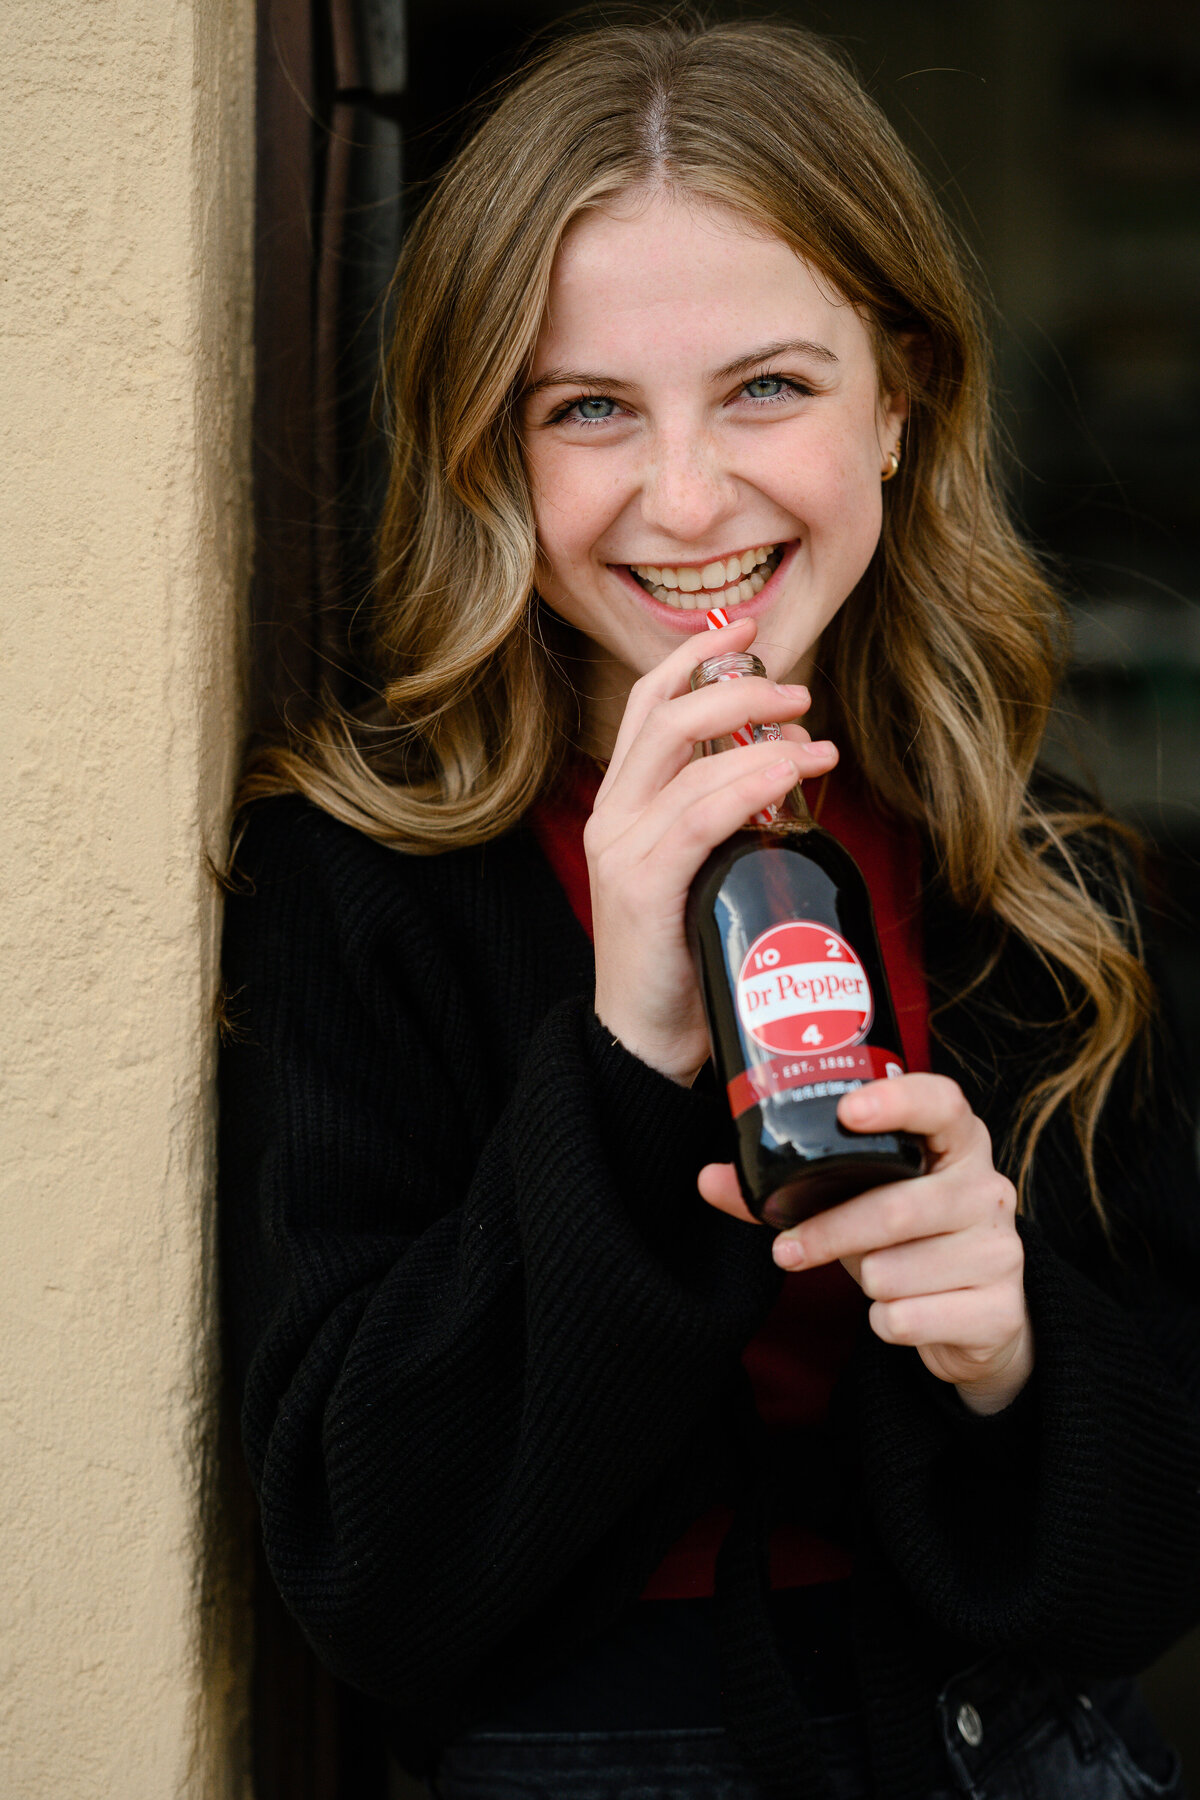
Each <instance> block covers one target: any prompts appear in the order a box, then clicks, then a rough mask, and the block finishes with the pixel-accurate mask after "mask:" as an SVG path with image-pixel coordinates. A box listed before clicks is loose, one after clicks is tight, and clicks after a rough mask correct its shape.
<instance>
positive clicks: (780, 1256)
mask: <svg viewBox="0 0 1200 1800" xmlns="http://www.w3.org/2000/svg"><path fill="white" fill-rule="evenodd" d="M771 1254H772V1256H774V1258H775V1261H776V1263H777V1264H778V1265H779V1267H780V1268H781V1269H798V1268H800V1267H801V1265H802V1264H803V1262H804V1251H803V1250H802V1249H801V1247H800V1245H799V1244H798V1243H797V1242H796V1240H795V1238H783V1237H781V1238H776V1239H775V1243H774V1245H773V1247H772V1250H771Z"/></svg>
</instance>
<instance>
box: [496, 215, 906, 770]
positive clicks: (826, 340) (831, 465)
mask: <svg viewBox="0 0 1200 1800" xmlns="http://www.w3.org/2000/svg"><path fill="white" fill-rule="evenodd" d="M904 412H905V407H904V400H903V396H899V395H897V396H890V397H881V396H880V394H879V391H878V378H877V373H876V368H875V360H874V356H873V353H872V348H871V340H870V338H869V336H868V333H867V328H866V326H865V325H864V323H863V321H862V319H861V318H860V317H859V315H858V314H857V313H856V312H855V310H854V308H853V307H852V306H851V305H850V304H849V303H848V302H847V301H845V300H843V299H842V297H841V296H840V295H839V294H838V293H836V291H835V290H834V289H833V288H832V287H831V286H830V284H829V283H828V282H827V281H825V280H823V279H821V278H820V277H818V276H817V275H815V274H814V272H813V271H812V270H811V269H810V267H809V265H808V264H807V263H805V262H804V261H803V260H802V259H801V258H800V257H798V256H797V255H796V254H795V253H794V251H792V250H791V249H790V248H789V247H788V246H787V245H786V244H784V243H783V242H782V240H781V239H779V238H777V237H774V236H773V235H771V234H769V233H767V232H766V231H764V230H763V229H762V228H761V227H759V226H758V225H757V224H756V223H755V222H754V221H752V220H750V219H748V218H747V217H745V216H744V215H742V214H740V213H737V212H734V211H732V210H730V209H727V208H725V207H722V206H717V205H712V204H709V203H707V202H702V201H697V200H695V199H694V198H688V197H680V196H678V195H673V194H671V193H670V192H668V191H655V192H653V193H651V194H645V193H638V194H632V195H627V196H623V197H622V198H621V199H620V200H618V201H614V202H611V203H609V204H608V205H607V206H606V207H605V208H603V209H602V210H601V209H597V210H595V211H591V212H588V213H585V214H583V215H582V216H581V217H580V218H578V219H577V220H576V221H575V222H574V223H573V225H572V226H571V227H570V229H569V230H568V232H567V233H566V236H565V238H564V240H563V243H562V246H561V248H560V250H559V253H558V256H557V258H556V260H555V264H554V270H553V274H552V278H551V284H550V295H549V301H548V305H547V308H546V315H545V318H544V320H543V323H542V328H541V331H540V333H539V336H538V340H537V345H536V348H535V352H534V358H533V364H532V369H531V374H530V381H529V385H528V387H527V389H526V393H525V397H524V401H523V411H522V434H523V442H524V446H525V458H526V466H527V468H528V471H529V476H530V482H531V486H532V490H533V499H534V511H535V516H536V521H537V530H538V543H539V550H540V568H539V591H540V592H541V594H542V596H543V598H544V599H545V600H546V601H547V603H548V604H549V605H550V606H551V607H553V609H554V611H555V612H557V613H558V614H559V615H560V616H561V617H562V618H564V619H566V620H567V621H568V623H570V624H571V625H574V626H576V627H578V629H579V630H580V631H582V632H583V633H584V634H585V636H586V637H587V638H588V639H590V640H591V643H592V645H593V646H594V649H593V662H594V665H595V671H596V679H595V680H594V681H593V682H592V684H591V687H592V696H591V698H592V699H593V701H594V703H595V704H594V706H593V711H594V712H598V713H600V714H604V715H606V717H604V718H600V717H597V718H596V719H595V721H594V723H595V724H596V725H597V726H598V727H599V729H600V735H601V736H603V737H605V738H607V739H608V740H609V741H611V735H612V732H613V731H614V730H615V724H616V722H617V721H618V720H619V718H620V712H621V708H622V706H623V703H624V696H625V694H626V693H627V692H628V688H629V685H630V684H631V682H632V681H633V680H635V679H636V678H637V676H639V675H641V674H644V673H646V671H647V670H649V669H651V668H653V667H654V666H655V665H656V664H658V663H660V662H661V661H662V659H663V657H664V656H666V655H667V654H668V653H669V652H670V651H671V649H672V648H673V647H674V646H675V645H676V644H677V643H678V642H679V640H680V637H681V636H683V635H686V634H687V633H689V632H693V631H699V630H703V629H704V628H705V626H704V613H705V609H706V607H708V606H711V605H714V604H719V605H721V606H723V607H724V608H725V610H726V612H727V613H728V614H729V616H730V618H731V619H733V618H737V617H741V616H753V617H755V618H756V619H757V620H758V633H757V638H756V642H755V646H754V648H755V651H756V653H757V654H758V655H759V656H761V658H762V660H763V662H764V663H765V664H766V667H767V672H768V674H769V675H771V676H772V677H774V678H775V679H777V680H781V679H784V678H786V677H788V676H789V675H790V676H792V677H793V678H796V677H802V676H803V675H805V674H806V673H807V670H808V664H809V663H810V661H811V653H812V650H813V647H814V645H815V644H816V642H817V640H818V638H819V637H820V635H821V632H822V631H823V630H824V628H825V626H826V625H827V624H828V623H829V621H830V620H831V619H832V618H833V616H834V614H835V613H836V612H837V610H838V608H839V607H840V606H841V604H842V602H843V601H844V600H845V599H846V597H847V595H848V594H849V593H850V592H851V591H852V589H853V588H854V586H855V584H856V583H857V581H858V580H859V578H860V577H861V576H862V574H863V572H864V571H865V569H866V567H867V565H868V563H869V562H870V560H871V555H872V553H873V551H874V549H875V545H876V543H877V541H878V538H879V530H880V524H881V519H882V503H881V491H880V474H881V471H882V470H883V467H884V465H885V464H886V462H887V458H888V453H889V452H890V451H892V450H894V449H895V448H896V447H897V444H898V440H899V436H900V430H901V426H902V424H903V421H904ZM618 690H619V691H618ZM614 709H615V717H614V716H613V714H614ZM593 735H595V733H593Z"/></svg>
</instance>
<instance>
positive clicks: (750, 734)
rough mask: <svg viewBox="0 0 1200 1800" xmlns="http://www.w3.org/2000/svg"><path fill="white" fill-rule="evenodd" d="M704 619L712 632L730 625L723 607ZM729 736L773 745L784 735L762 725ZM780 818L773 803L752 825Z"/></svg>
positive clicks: (732, 675)
mask: <svg viewBox="0 0 1200 1800" xmlns="http://www.w3.org/2000/svg"><path fill="white" fill-rule="evenodd" d="M704 618H705V622H706V624H707V625H708V629H709V630H710V631H720V629H721V627H722V626H723V625H728V623H729V614H728V613H727V612H726V611H725V608H724V607H723V606H710V607H709V609H708V611H707V612H706V613H705V615H704ZM740 673H741V671H740V670H738V669H729V670H728V671H727V672H726V673H725V674H723V675H718V677H717V680H718V681H736V680H737V679H738V677H739V675H740ZM729 735H730V736H731V737H732V739H733V741H734V743H735V744H760V743H765V744H772V743H774V742H775V741H776V739H777V738H779V737H780V736H781V735H782V734H781V732H780V730H779V727H778V725H760V726H759V728H758V731H757V732H756V731H755V729H754V726H753V725H738V726H737V727H736V728H735V729H734V730H733V731H731V732H730V734H729ZM778 817H779V808H778V807H777V806H776V805H774V804H773V803H772V804H771V805H770V806H765V807H764V808H763V809H762V811H761V812H756V813H755V814H754V817H753V819H752V820H751V824H753V825H773V824H774V823H775V821H776V819H777V818H778Z"/></svg>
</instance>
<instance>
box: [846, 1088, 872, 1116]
mask: <svg viewBox="0 0 1200 1800" xmlns="http://www.w3.org/2000/svg"><path fill="white" fill-rule="evenodd" d="M838 1111H839V1112H840V1113H841V1115H842V1117H843V1118H844V1119H869V1118H870V1117H871V1115H872V1113H874V1111H875V1101H874V1100H873V1099H872V1098H871V1097H870V1095H868V1094H847V1095H846V1097H845V1098H844V1099H843V1101H842V1102H841V1105H840V1106H839V1108H838Z"/></svg>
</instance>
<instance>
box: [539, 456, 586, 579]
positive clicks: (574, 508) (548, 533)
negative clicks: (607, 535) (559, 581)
mask: <svg viewBox="0 0 1200 1800" xmlns="http://www.w3.org/2000/svg"><path fill="white" fill-rule="evenodd" d="M586 460H587V459H586V458H583V457H577V456H569V455H567V456H564V455H561V454H558V455H556V454H555V452H554V451H553V450H546V451H542V452H540V453H539V454H537V455H535V456H533V457H527V459H526V469H527V472H528V475H529V485H530V492H531V494H532V497H533V517H534V523H535V525H536V527H537V536H538V545H539V548H540V550H541V553H542V556H543V558H544V560H545V561H546V563H547V564H548V565H549V566H550V568H551V569H553V570H556V571H558V572H562V571H565V570H566V569H567V568H568V567H570V565H571V564H573V563H576V562H579V561H580V560H581V559H582V558H584V557H586V556H587V554H588V551H589V550H590V548H591V546H592V544H593V543H594V542H595V541H596V538H597V536H598V535H599V533H600V531H601V530H602V528H603V523H604V506H603V497H602V494H601V493H600V492H599V491H598V484H597V483H596V482H595V481H594V480H589V479H588V478H587V472H586V469H585V468H584V466H583V465H584V463H585V462H586Z"/></svg>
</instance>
